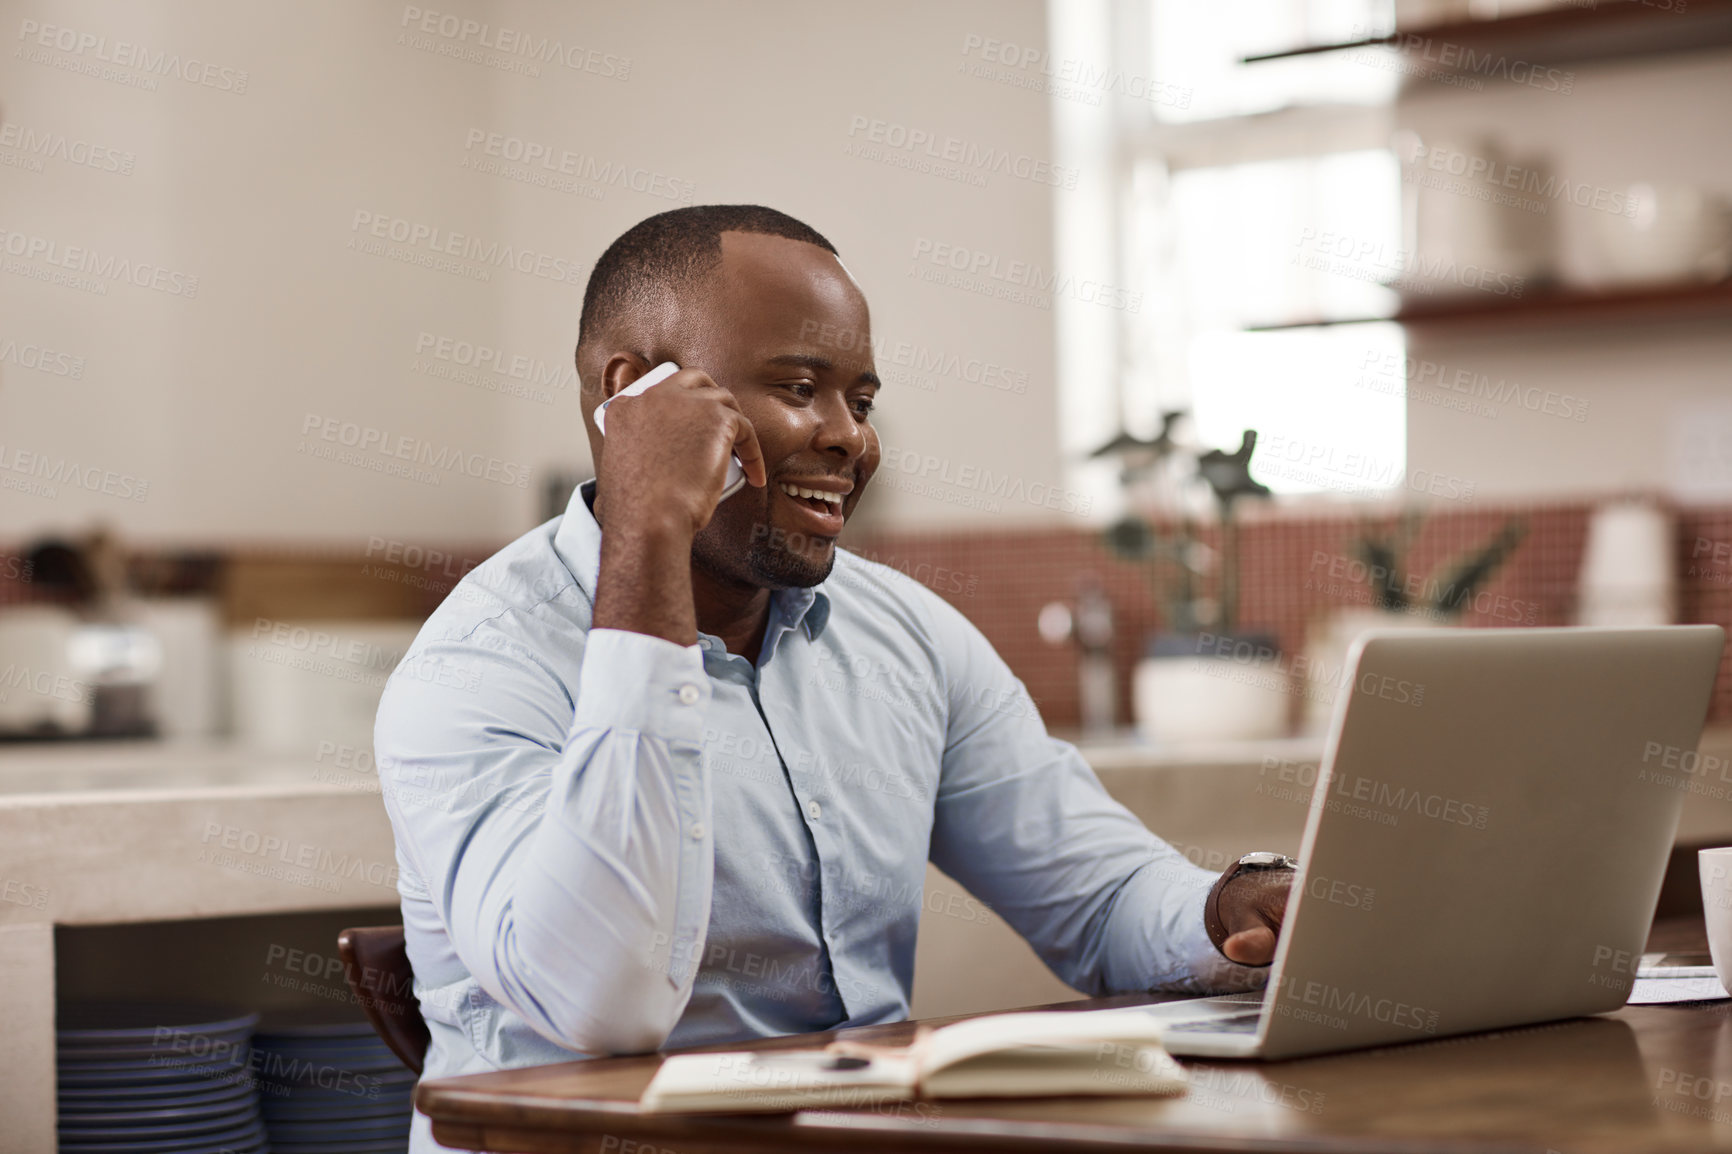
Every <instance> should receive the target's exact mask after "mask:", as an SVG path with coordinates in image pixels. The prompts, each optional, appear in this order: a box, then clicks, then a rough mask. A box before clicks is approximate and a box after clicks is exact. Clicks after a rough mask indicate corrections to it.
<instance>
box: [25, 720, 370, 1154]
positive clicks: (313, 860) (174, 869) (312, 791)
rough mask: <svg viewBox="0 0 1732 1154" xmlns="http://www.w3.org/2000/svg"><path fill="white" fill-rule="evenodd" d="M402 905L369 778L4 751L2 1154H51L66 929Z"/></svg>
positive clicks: (224, 762) (224, 752)
mask: <svg viewBox="0 0 1732 1154" xmlns="http://www.w3.org/2000/svg"><path fill="white" fill-rule="evenodd" d="M396 901H397V895H396V865H395V857H394V852H393V847H392V841H391V829H390V824H389V823H388V822H387V820H386V818H385V812H384V809H383V807H382V806H381V805H380V802H379V797H378V790H377V783H376V782H375V781H374V780H373V779H372V777H371V775H368V774H358V773H353V772H349V771H345V770H340V769H337V768H336V767H334V766H332V765H328V764H320V763H318V762H315V761H312V760H310V759H301V760H296V759H287V758H270V757H256V756H254V755H251V754H249V753H247V752H246V751H244V750H240V749H237V748H234V747H232V746H227V745H223V744H200V745H169V744H160V743H130V742H129V743H110V742H103V743H90V744H56V745H51V746H36V745H9V746H5V747H0V991H3V992H0V999H3V1004H0V1013H3V1014H4V1016H5V1021H6V1033H5V1037H6V1042H7V1044H6V1046H4V1047H0V1118H4V1119H5V1120H6V1121H5V1124H4V1125H3V1126H0V1151H5V1152H6V1154H11V1152H14V1151H16V1152H19V1154H26V1152H27V1154H42V1152H43V1151H49V1150H53V1149H54V1098H55V1085H54V1059H53V1055H54V1004H55V987H56V953H55V927H56V926H83V925H109V924H115V923H137V922H178V921H184V920H187V919H208V918H220V917H225V916H235V915H257V914H278V913H300V912H305V911H317V910H344V909H375V908H378V907H381V906H391V905H394V904H395V903H396ZM255 980H256V979H255ZM340 980H341V979H340V977H339V978H338V981H340ZM185 992H186V993H194V992H196V991H191V990H189V991H185Z"/></svg>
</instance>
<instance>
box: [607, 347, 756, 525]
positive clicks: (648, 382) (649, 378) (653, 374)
mask: <svg viewBox="0 0 1732 1154" xmlns="http://www.w3.org/2000/svg"><path fill="white" fill-rule="evenodd" d="M679 371H680V367H679V366H678V365H676V364H674V363H673V362H672V361H663V362H662V363H661V364H659V365H657V366H656V367H655V368H653V369H651V370H650V371H649V372H647V373H645V374H644V375H643V376H641V377H639V378H638V379H637V380H635V381H633V382H632V383H631V384H629V385H627V386H626V387H625V388H623V389H621V390H620V391H619V392H617V393H615V394H614V395H613V396H611V397H609V398H608V399H607V400H605V401H603V402H602V403H601V404H599V405H597V406H596V409H595V431H596V432H598V433H600V434H601V435H602V436H604V437H605V436H607V407H608V406H609V405H611V404H613V403H614V402H615V401H617V400H619V399H620V398H621V397H635V396H637V395H638V394H640V393H646V392H648V391H649V390H650V389H653V388H654V387H655V386H657V385H659V384H661V383H662V382H663V381H665V380H667V379H668V378H669V377H671V376H673V375H674V374H675V373H677V372H679ZM745 483H746V469H745V466H743V465H741V464H740V459H739V458H738V457H730V458H728V478H727V480H726V481H724V482H723V483H722V496H721V500H723V501H726V500H727V499H728V498H729V497H732V496H733V495H734V494H735V493H738V492H739V491H740V487H741V486H742V485H744V484H745Z"/></svg>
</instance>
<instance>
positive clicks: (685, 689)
mask: <svg viewBox="0 0 1732 1154" xmlns="http://www.w3.org/2000/svg"><path fill="white" fill-rule="evenodd" d="M699 696H701V695H700V694H699V693H698V687H697V686H695V685H682V686H680V704H681V705H696V704H697V703H698V698H699Z"/></svg>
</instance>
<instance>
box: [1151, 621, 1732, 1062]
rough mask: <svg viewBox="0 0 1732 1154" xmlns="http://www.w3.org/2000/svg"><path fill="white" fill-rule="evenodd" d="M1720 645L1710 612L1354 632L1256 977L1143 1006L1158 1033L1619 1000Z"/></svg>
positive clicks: (1203, 1037)
mask: <svg viewBox="0 0 1732 1154" xmlns="http://www.w3.org/2000/svg"><path fill="white" fill-rule="evenodd" d="M1724 641H1725V634H1724V632H1723V631H1722V630H1721V629H1720V628H1719V627H1718V626H1713V625H1689V626H1672V627H1666V628H1652V629H1464V630H1450V631H1425V630H1407V631H1403V630H1388V631H1379V632H1377V633H1374V634H1371V635H1368V636H1367V637H1365V638H1364V639H1362V640H1361V641H1360V642H1359V644H1357V645H1356V646H1355V647H1354V650H1353V653H1352V654H1351V655H1350V656H1349V658H1348V663H1347V667H1348V669H1349V670H1351V681H1350V682H1349V681H1345V680H1344V681H1343V685H1344V687H1346V688H1345V689H1344V692H1343V694H1342V698H1343V699H1342V700H1341V701H1339V702H1338V704H1337V706H1336V709H1335V715H1334V720H1333V723H1332V725H1331V726H1330V730H1329V737H1328V740H1327V742H1326V743H1325V746H1324V752H1323V760H1322V763H1321V764H1320V765H1319V766H1318V767H1317V771H1316V786H1315V790H1314V793H1313V797H1312V801H1311V811H1310V815H1309V819H1308V821H1307V823H1306V826H1305V838H1304V842H1303V843H1302V848H1301V850H1300V868H1299V873H1298V875H1297V876H1296V877H1295V878H1294V881H1293V891H1292V897H1291V899H1290V900H1289V903H1288V906H1287V915H1286V922H1285V927H1284V929H1283V930H1282V933H1281V941H1280V945H1279V947H1278V948H1277V949H1276V953H1275V962H1274V965H1273V966H1272V967H1271V970H1270V975H1269V984H1268V989H1267V991H1266V992H1263V993H1260V994H1252V995H1237V996H1235V997H1231V998H1204V999H1195V1000H1190V1001H1182V1002H1170V1003H1166V1004H1164V1005H1161V1006H1155V1007H1151V1008H1150V1012H1151V1013H1153V1014H1156V1015H1157V1016H1159V1017H1160V1018H1162V1019H1163V1021H1164V1022H1165V1025H1166V1029H1165V1036H1164V1039H1163V1044H1164V1045H1165V1046H1166V1048H1167V1049H1168V1050H1169V1051H1171V1052H1172V1053H1174V1054H1184V1055H1192V1056H1197V1057H1219V1058H1265V1059H1274V1058H1290V1057H1295V1056H1298V1055H1303V1054H1320V1053H1327V1052H1330V1051H1335V1050H1351V1049H1358V1048H1361V1047H1365V1046H1378V1045H1385V1044H1390V1043H1397V1042H1412V1041H1422V1040H1424V1039H1427V1038H1434V1037H1444V1036H1446V1035H1450V1034H1464V1033H1469V1032H1471V1031H1475V1030H1489V1029H1497V1028H1500V1027H1507V1026H1517V1025H1525V1024H1528V1023H1533V1022H1544V1021H1551V1020H1554V1019H1558V1018H1568V1017H1575V1016H1577V1015H1583V1014H1595V1013H1600V1012H1602V1011H1607V1010H1614V1009H1616V1008H1618V1007H1619V1006H1621V1005H1623V1004H1624V1001H1625V999H1626V998H1627V997H1628V995H1629V991H1630V989H1631V986H1632V985H1633V982H1634V978H1635V970H1636V959H1637V958H1639V957H1640V955H1641V953H1642V949H1643V945H1644V943H1645V941H1646V939H1647V934H1648V927H1649V923H1650V922H1651V920H1652V919H1653V915H1654V907H1655V904H1656V903H1657V901H1658V900H1659V894H1660V881H1661V878H1662V876H1663V875H1664V873H1665V869H1666V861H1667V858H1668V856H1669V855H1670V852H1671V848H1672V840H1673V835H1674V833H1675V831H1676V829H1677V824H1678V815H1679V811H1680V809H1681V808H1682V806H1683V802H1684V797H1685V795H1686V794H1687V793H1688V792H1690V789H1691V786H1692V784H1693V783H1697V782H1698V779H1697V778H1696V777H1693V776H1692V773H1691V770H1693V769H1694V770H1696V772H1697V773H1698V774H1699V773H1700V772H1701V771H1700V770H1699V769H1696V767H1697V764H1698V762H1697V759H1696V758H1695V757H1694V756H1690V755H1691V754H1693V751H1694V750H1695V749H1696V745H1697V742H1698V741H1699V740H1700V739H1701V734H1702V725H1703V722H1704V720H1705V718H1706V716H1707V711H1708V704H1709V698H1710V695H1711V693H1712V690H1713V686H1714V676H1715V673H1716V672H1717V671H1718V669H1719V665H1720V652H1721V648H1722V646H1723V644H1724ZM1295 776H1296V777H1301V778H1308V777H1309V773H1307V772H1303V771H1301V772H1300V773H1299V774H1296V775H1295ZM1697 788H1698V789H1701V788H1703V785H1701V784H1697Z"/></svg>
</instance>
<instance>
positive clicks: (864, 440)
mask: <svg viewBox="0 0 1732 1154" xmlns="http://www.w3.org/2000/svg"><path fill="white" fill-rule="evenodd" d="M709 292H710V293H711V294H712V295H711V296H710V297H709V298H708V299H707V300H705V301H703V302H702V304H701V305H699V306H698V307H696V308H691V307H690V306H688V309H687V310H685V311H688V312H692V313H695V312H699V311H702V312H704V313H705V314H707V315H706V316H705V317H704V321H703V323H701V324H698V325H696V326H694V329H693V331H694V334H695V335H698V339H697V340H696V341H694V342H693V345H692V347H691V350H690V352H689V353H688V354H687V356H688V357H689V358H690V359H689V360H682V361H681V362H680V363H681V365H682V367H686V368H696V369H703V370H704V371H705V372H707V373H709V374H710V376H711V377H712V378H713V379H714V380H715V382H716V383H717V384H719V385H721V386H722V387H723V388H725V389H727V390H728V391H729V392H731V393H732V394H733V395H734V399H735V401H737V402H738V404H739V406H740V410H741V411H742V412H743V413H745V415H746V419H747V420H749V421H751V422H752V428H753V429H754V430H755V431H756V432H757V435H758V444H759V446H760V447H761V448H762V449H763V452H764V466H765V472H766V473H767V474H768V476H769V484H768V485H766V486H765V487H764V488H762V489H758V488H754V487H753V486H751V485H747V486H745V487H743V488H742V489H741V490H740V491H739V492H738V493H735V494H734V495H733V496H732V497H730V498H728V499H727V500H725V501H723V502H722V503H721V504H720V505H718V506H717V507H716V513H715V516H714V517H712V518H711V519H710V523H709V524H708V525H706V526H705V527H704V528H703V529H702V530H701V531H700V532H699V533H698V535H697V538H696V539H695V541H694V542H693V548H692V555H693V559H694V561H695V563H696V564H697V565H698V567H699V568H701V569H703V570H704V571H706V572H708V573H709V574H710V575H712V576H714V577H717V578H720V579H722V580H724V581H729V582H736V583H741V584H747V585H753V586H758V587H764V588H771V589H783V588H795V587H803V586H809V585H816V584H818V583H819V582H820V581H822V580H824V578H825V577H827V576H828V575H829V573H830V569H831V566H833V565H834V564H835V561H836V537H837V535H838V534H839V533H841V531H842V523H843V521H844V519H845V518H846V517H847V515H848V514H850V513H852V512H853V511H854V506H855V505H857V504H858V503H859V501H860V494H861V493H862V492H863V491H864V490H865V488H866V482H867V481H868V480H869V479H870V478H871V476H872V473H873V471H874V470H875V469H877V467H878V434H877V431H876V430H874V429H873V427H872V424H871V422H870V420H869V419H868V414H869V412H870V411H871V408H872V402H873V398H874V397H875V396H876V395H877V393H878V383H879V382H878V376H877V373H876V372H875V371H874V367H873V362H872V349H871V341H870V339H869V328H868V326H869V320H868V317H867V311H866V299H865V297H864V296H863V295H862V294H861V292H860V289H859V286H858V285H856V284H855V283H854V280H853V278H852V277H850V276H849V275H848V273H847V271H846V270H845V269H843V267H842V264H841V262H840V261H838V260H837V259H836V258H835V256H833V255H832V254H830V253H828V252H826V251H824V250H823V249H821V248H819V247H817V246H816V245H810V244H805V243H803V242H801V241H795V240H788V239H786V238H784V237H773V236H763V235H760V234H757V233H739V232H729V233H724V234H722V264H721V267H720V268H719V269H718V270H717V272H716V273H715V275H714V277H713V278H712V280H711V281H710V285H709ZM800 490H805V491H808V492H811V491H819V492H822V493H824V494H827V495H828V497H829V498H830V499H825V498H815V497H807V496H801V495H799V491H800Z"/></svg>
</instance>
